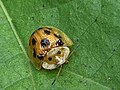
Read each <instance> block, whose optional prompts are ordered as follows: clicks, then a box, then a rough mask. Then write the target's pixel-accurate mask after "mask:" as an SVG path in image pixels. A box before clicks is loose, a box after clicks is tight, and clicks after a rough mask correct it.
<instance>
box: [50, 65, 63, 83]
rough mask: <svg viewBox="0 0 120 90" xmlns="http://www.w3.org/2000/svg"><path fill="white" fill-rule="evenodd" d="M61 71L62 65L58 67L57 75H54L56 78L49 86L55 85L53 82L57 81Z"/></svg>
mask: <svg viewBox="0 0 120 90" xmlns="http://www.w3.org/2000/svg"><path fill="white" fill-rule="evenodd" d="M61 70H62V65H60V68H59V71H58V73H57V75H56V77H55V79H54V81H53V82H52V84H51V85H53V84H54V83H55V81H56V80H57V78H58V76H59V75H60V72H61Z"/></svg>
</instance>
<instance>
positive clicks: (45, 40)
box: [41, 38, 50, 48]
mask: <svg viewBox="0 0 120 90" xmlns="http://www.w3.org/2000/svg"><path fill="white" fill-rule="evenodd" d="M48 45H50V42H49V40H48V39H47V38H44V39H42V40H41V46H42V47H43V48H45V47H46V46H48Z"/></svg>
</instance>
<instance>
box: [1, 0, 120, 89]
mask: <svg viewBox="0 0 120 90" xmlns="http://www.w3.org/2000/svg"><path fill="white" fill-rule="evenodd" d="M41 26H54V27H57V28H59V29H61V30H62V31H63V32H65V33H66V34H67V35H68V36H69V37H70V38H71V39H72V41H73V42H74V46H73V47H72V50H73V49H75V48H76V47H77V45H80V47H78V48H77V49H76V51H75V52H74V53H73V55H72V56H71V57H70V58H69V63H68V64H66V65H64V66H63V68H62V71H61V73H60V76H59V78H58V79H57V81H56V82H55V84H54V85H51V83H52V82H53V80H54V78H55V76H56V74H57V72H58V70H59V69H56V70H52V71H49V70H44V69H41V70H40V71H38V70H36V69H35V68H34V67H33V66H32V64H31V63H30V62H29V58H28V56H27V53H26V52H27V44H28V39H29V36H30V35H31V33H32V32H33V31H34V30H36V29H37V28H39V27H41ZM119 85H120V0H0V90H120V86H119Z"/></svg>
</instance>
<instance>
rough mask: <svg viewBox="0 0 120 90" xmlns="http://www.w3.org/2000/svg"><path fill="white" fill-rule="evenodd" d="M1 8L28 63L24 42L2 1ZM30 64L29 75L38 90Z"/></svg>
mask: <svg viewBox="0 0 120 90" xmlns="http://www.w3.org/2000/svg"><path fill="white" fill-rule="evenodd" d="M0 6H1V8H2V10H3V12H4V14H5V16H6V19H7V20H8V23H9V25H10V27H11V29H12V32H13V34H14V35H15V37H16V39H17V41H18V44H19V46H20V48H21V49H22V51H23V53H24V55H25V56H26V60H27V62H28V60H29V57H28V55H27V52H26V51H25V48H24V46H23V44H22V42H21V40H20V38H19V36H18V34H17V32H16V29H15V27H14V25H13V23H12V19H11V18H10V16H9V14H8V12H7V10H6V8H5V6H4V4H3V2H2V1H1V0H0ZM28 64H29V73H30V75H31V80H32V84H33V87H34V90H36V88H35V82H34V79H33V75H32V71H31V66H30V63H29V62H28Z"/></svg>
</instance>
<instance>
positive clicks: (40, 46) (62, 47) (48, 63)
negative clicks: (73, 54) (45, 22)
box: [29, 26, 73, 70]
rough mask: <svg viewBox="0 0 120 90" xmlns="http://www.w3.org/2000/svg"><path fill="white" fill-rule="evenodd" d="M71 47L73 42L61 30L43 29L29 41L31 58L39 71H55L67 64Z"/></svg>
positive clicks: (53, 28) (36, 32)
mask: <svg viewBox="0 0 120 90" xmlns="http://www.w3.org/2000/svg"><path fill="white" fill-rule="evenodd" d="M71 45H73V42H72V41H71V39H70V38H68V36H67V35H66V34H65V33H63V32H62V31H61V30H59V29H57V28H55V27H52V26H45V27H41V28H39V29H38V30H36V31H34V32H33V34H32V35H31V37H30V39H29V57H30V59H31V62H32V63H33V65H34V66H35V67H36V68H37V69H41V67H43V68H44V69H50V70H51V69H55V68H57V67H59V66H60V65H62V64H64V63H65V62H67V57H68V56H69V53H70V49H69V46H71Z"/></svg>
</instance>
